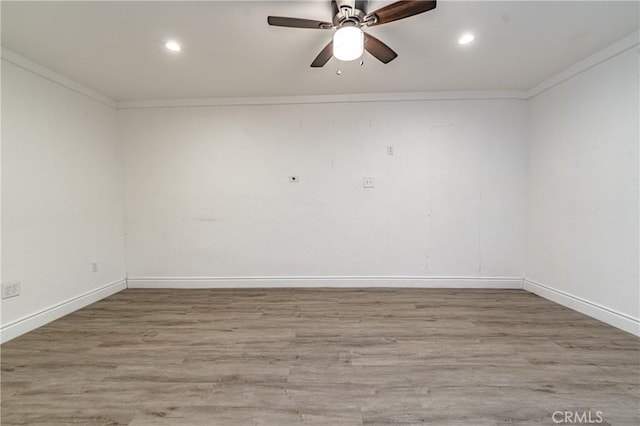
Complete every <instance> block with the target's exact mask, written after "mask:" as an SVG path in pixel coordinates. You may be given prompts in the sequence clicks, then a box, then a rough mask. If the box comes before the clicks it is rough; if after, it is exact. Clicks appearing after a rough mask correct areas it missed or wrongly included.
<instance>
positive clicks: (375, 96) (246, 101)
mask: <svg viewBox="0 0 640 426" xmlns="http://www.w3.org/2000/svg"><path fill="white" fill-rule="evenodd" d="M526 98H527V93H526V92H525V91H506V90H499V91H457V92H395V93H363V94H348V95H311V96H272V97H228V98H201V99H200V98H198V99H157V100H146V101H121V102H118V109H136V108H184V107H208V106H248V105H294V104H335V103H355V102H406V101H449V100H493V99H502V100H504V99H512V100H526Z"/></svg>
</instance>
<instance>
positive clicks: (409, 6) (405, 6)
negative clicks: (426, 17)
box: [365, 0, 436, 27]
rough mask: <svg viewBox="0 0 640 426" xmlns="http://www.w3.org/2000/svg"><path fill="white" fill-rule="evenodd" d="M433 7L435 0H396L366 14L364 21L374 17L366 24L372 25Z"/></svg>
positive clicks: (415, 13) (422, 11)
mask: <svg viewBox="0 0 640 426" xmlns="http://www.w3.org/2000/svg"><path fill="white" fill-rule="evenodd" d="M435 8H436V1H435V0H414V1H397V2H395V3H391V4H390V5H388V6H385V7H382V8H380V9H378V10H376V11H375V12H371V13H369V14H367V16H366V17H365V21H369V20H371V18H374V20H373V22H371V23H370V24H368V25H369V26H371V27H372V26H375V25H382V24H387V23H389V22H393V21H397V20H399V19H404V18H408V17H410V16H413V15H418V14H420V13H424V12H428V11H430V10H432V9H435Z"/></svg>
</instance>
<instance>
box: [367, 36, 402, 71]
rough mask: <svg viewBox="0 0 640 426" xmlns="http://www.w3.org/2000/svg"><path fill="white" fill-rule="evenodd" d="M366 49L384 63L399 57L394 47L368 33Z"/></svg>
mask: <svg viewBox="0 0 640 426" xmlns="http://www.w3.org/2000/svg"><path fill="white" fill-rule="evenodd" d="M364 49H365V50H366V51H367V52H369V53H371V54H372V55H373V56H375V58H376V59H378V60H379V61H380V62H382V63H384V64H388V63H389V62H391V61H393V60H394V59H395V58H397V57H398V54H397V53H396V52H394V51H393V49H391V48H390V47H389V46H387V45H386V44H384V43H383V42H381V41H380V40H378V39H377V38H375V37H374V36H372V35H371V34H367V33H364Z"/></svg>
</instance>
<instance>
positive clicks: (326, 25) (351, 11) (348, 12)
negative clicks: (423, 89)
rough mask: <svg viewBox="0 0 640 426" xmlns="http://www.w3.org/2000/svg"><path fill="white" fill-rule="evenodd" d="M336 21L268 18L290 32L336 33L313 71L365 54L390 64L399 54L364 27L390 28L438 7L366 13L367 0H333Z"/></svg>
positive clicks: (411, 5) (401, 5)
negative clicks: (324, 31) (330, 63)
mask: <svg viewBox="0 0 640 426" xmlns="http://www.w3.org/2000/svg"><path fill="white" fill-rule="evenodd" d="M331 6H332V9H333V20H332V21H331V22H325V21H315V20H312V19H301V18H288V17H283V16H269V17H267V22H268V23H269V25H273V26H277V27H290V28H309V29H317V30H334V29H335V30H336V31H335V32H334V34H333V39H332V40H331V41H330V42H329V44H327V45H326V46H325V47H324V49H322V50H321V51H320V53H319V54H318V56H317V57H316V58H315V59H314V61H313V62H312V63H311V66H312V67H314V68H319V67H322V66H324V65H325V64H326V63H327V62H328V61H329V59H331V56H335V57H336V59H338V60H341V61H352V60H355V59H358V58H360V57H361V56H362V53H363V51H364V50H366V51H367V52H369V53H370V54H371V55H373V56H374V57H375V58H377V59H378V60H380V61H381V62H383V63H385V64H387V63H389V62H391V61H393V60H394V59H395V58H396V57H397V56H398V54H397V53H396V52H394V51H393V49H391V48H390V47H389V46H387V45H386V44H384V43H383V42H381V41H380V40H378V39H377V38H375V37H374V36H372V35H371V34H367V33H365V32H364V31H362V29H363V28H365V27H373V26H376V25H382V24H387V23H389V22H393V21H397V20H400V19H404V18H408V17H410V16H414V15H418V14H420V13H424V12H428V11H430V10H432V9H435V7H436V1H435V0H433V1H429V0H416V1H396V2H395V3H391V4H390V5H387V6H384V7H382V8H380V9H378V10H375V11H373V12H369V13H367V0H332V1H331Z"/></svg>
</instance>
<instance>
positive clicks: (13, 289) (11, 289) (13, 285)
mask: <svg viewBox="0 0 640 426" xmlns="http://www.w3.org/2000/svg"><path fill="white" fill-rule="evenodd" d="M19 295H20V281H7V282H5V283H2V298H3V299H9V298H11V297H16V296H19Z"/></svg>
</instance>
